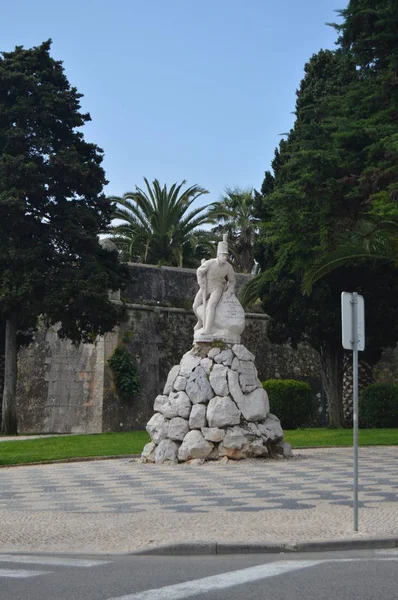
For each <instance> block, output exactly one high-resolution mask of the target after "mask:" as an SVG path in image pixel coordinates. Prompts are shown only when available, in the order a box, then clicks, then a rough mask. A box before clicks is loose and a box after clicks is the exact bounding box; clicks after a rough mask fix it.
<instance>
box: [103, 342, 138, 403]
mask: <svg viewBox="0 0 398 600" xmlns="http://www.w3.org/2000/svg"><path fill="white" fill-rule="evenodd" d="M108 363H109V366H110V367H111V369H112V372H113V377H114V379H115V384H116V388H117V390H118V392H119V395H120V397H121V398H122V399H123V400H131V399H132V398H133V397H134V396H135V395H136V394H137V392H138V391H139V389H140V375H139V371H138V367H137V363H136V362H135V360H134V359H133V357H132V356H131V354H130V352H129V351H128V350H127V349H126V348H122V347H119V348H116V350H115V351H114V353H113V354H112V356H111V357H110V358H109V359H108Z"/></svg>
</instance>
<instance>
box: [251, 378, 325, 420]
mask: <svg viewBox="0 0 398 600" xmlns="http://www.w3.org/2000/svg"><path fill="white" fill-rule="evenodd" d="M263 388H264V389H265V390H266V391H267V394H268V398H269V404H270V412H271V413H272V414H274V415H275V416H277V417H278V418H279V419H280V421H281V424H282V427H283V428H284V429H297V428H298V427H303V426H305V425H307V424H308V422H309V421H310V420H311V416H312V412H313V403H312V393H311V388H310V386H309V385H308V383H305V382H304V381H294V380H293V379H267V381H264V382H263Z"/></svg>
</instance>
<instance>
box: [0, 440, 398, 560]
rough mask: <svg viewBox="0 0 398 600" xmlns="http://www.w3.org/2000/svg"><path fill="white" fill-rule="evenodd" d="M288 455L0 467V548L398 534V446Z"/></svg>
mask: <svg viewBox="0 0 398 600" xmlns="http://www.w3.org/2000/svg"><path fill="white" fill-rule="evenodd" d="M359 463H360V465H359V483H360V487H359V532H358V533H354V531H353V510H352V449H317V450H302V451H296V452H295V457H294V458H293V459H291V460H277V461H272V460H264V459H261V460H260V459H258V460H247V461H240V462H233V461H230V462H229V463H228V464H226V465H221V464H217V463H207V464H205V465H202V466H192V465H173V466H165V465H144V464H141V463H140V462H139V461H138V460H131V459H117V460H107V461H105V460H102V461H101V460H100V461H96V462H81V463H65V464H51V465H40V466H26V467H12V468H6V469H1V470H0V549H1V551H60V552H62V551H64V552H69V551H73V552H78V551H79V552H132V551H137V550H142V549H144V548H145V549H146V548H151V547H156V546H159V545H163V544H170V543H180V542H198V541H206V542H224V543H238V542H245V543H262V544H264V543H281V542H288V543H294V542H299V541H310V540H331V539H334V540H336V539H353V538H369V537H389V536H395V537H396V536H398V447H378V448H375V447H373V448H360V451H359Z"/></svg>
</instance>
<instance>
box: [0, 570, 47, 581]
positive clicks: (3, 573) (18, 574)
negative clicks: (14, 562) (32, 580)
mask: <svg viewBox="0 0 398 600" xmlns="http://www.w3.org/2000/svg"><path fill="white" fill-rule="evenodd" d="M47 574H48V571H23V570H20V571H17V570H15V569H0V577H13V578H15V579H17V578H19V579H22V578H25V577H36V575H47Z"/></svg>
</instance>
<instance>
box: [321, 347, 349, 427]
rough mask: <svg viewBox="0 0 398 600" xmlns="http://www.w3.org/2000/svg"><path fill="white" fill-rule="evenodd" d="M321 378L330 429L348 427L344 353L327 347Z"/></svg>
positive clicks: (323, 356)
mask: <svg viewBox="0 0 398 600" xmlns="http://www.w3.org/2000/svg"><path fill="white" fill-rule="evenodd" d="M321 376H322V383H323V387H324V388H325V392H326V396H327V400H328V427H346V426H347V425H346V423H345V421H344V415H343V351H342V350H341V352H339V351H338V350H337V351H336V348H333V347H327V348H325V349H324V351H323V352H322V355H321Z"/></svg>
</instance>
